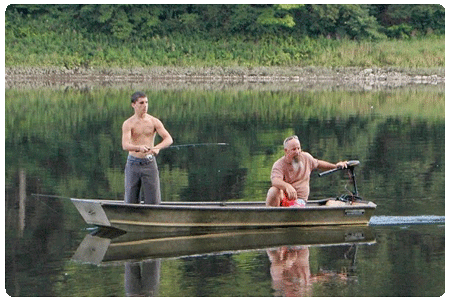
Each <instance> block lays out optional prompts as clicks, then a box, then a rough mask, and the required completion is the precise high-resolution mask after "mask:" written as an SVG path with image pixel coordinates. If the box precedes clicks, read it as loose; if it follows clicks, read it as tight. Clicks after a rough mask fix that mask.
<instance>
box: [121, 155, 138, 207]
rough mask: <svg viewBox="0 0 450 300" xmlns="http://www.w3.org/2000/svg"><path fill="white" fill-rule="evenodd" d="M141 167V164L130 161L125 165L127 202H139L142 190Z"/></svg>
mask: <svg viewBox="0 0 450 300" xmlns="http://www.w3.org/2000/svg"><path fill="white" fill-rule="evenodd" d="M139 167H140V165H139V164H136V163H132V162H129V161H127V164H126V165H125V199H124V200H125V203H135V204H137V203H139V192H140V190H141V179H140V175H139Z"/></svg>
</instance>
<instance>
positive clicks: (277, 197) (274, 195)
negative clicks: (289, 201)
mask: <svg viewBox="0 0 450 300" xmlns="http://www.w3.org/2000/svg"><path fill="white" fill-rule="evenodd" d="M281 197H282V191H281V190H280V189H279V188H276V187H274V186H272V187H271V188H270V189H269V191H268V192H267V198H266V206H280V204H281V199H282V198H281Z"/></svg>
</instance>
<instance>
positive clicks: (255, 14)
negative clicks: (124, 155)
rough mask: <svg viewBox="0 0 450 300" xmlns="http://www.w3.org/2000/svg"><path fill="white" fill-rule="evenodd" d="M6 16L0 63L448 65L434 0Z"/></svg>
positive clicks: (40, 9)
mask: <svg viewBox="0 0 450 300" xmlns="http://www.w3.org/2000/svg"><path fill="white" fill-rule="evenodd" d="M401 15H404V16H408V18H406V17H405V18H404V22H400V21H399V20H400V16H401ZM5 16H6V18H5V29H6V30H5V60H6V66H64V67H66V68H68V69H73V68H77V67H84V68H88V67H133V66H140V67H146V66H199V67H203V66H249V67H253V66H290V65H295V66H311V65H315V66H330V65H331V66H344V67H345V66H364V67H366V66H397V67H411V68H413V67H422V68H429V67H442V66H444V59H443V58H444V47H443V45H444V36H443V35H441V36H439V37H438V38H433V35H430V34H443V33H444V29H443V28H444V27H443V24H444V23H442V20H443V16H444V15H443V11H442V9H441V7H440V6H433V5H431V6H429V5H422V6H421V5H406V6H402V5H398V6H395V5H384V6H377V5H10V6H8V7H7V10H6V13H5ZM402 20H403V19H402ZM425 35H426V39H424V36H425ZM386 36H387V37H390V38H396V39H402V40H407V39H411V40H412V41H416V40H418V41H423V44H429V40H428V39H430V38H432V40H431V41H432V43H431V44H429V45H427V46H428V47H431V48H434V49H435V50H433V51H428V53H433V54H436V55H437V57H433V58H432V59H429V60H423V59H420V57H418V56H417V57H416V56H413V55H412V53H405V51H404V50H403V51H401V52H402V55H403V56H400V55H397V54H396V53H389V55H387V54H386V53H385V50H386V49H384V48H382V47H379V46H378V45H386ZM356 41H358V42H356ZM371 42H374V44H371V46H370V47H368V48H366V47H364V45H366V44H367V43H371ZM389 42H390V43H391V44H389V47H388V48H387V49H390V48H391V47H393V46H395V45H396V44H397V43H398V44H399V45H401V43H400V42H399V41H398V40H393V41H389ZM359 43H361V44H359ZM348 45H351V47H352V48H349V47H348ZM361 45H363V46H361ZM402 46H404V45H402ZM395 47H396V46H395ZM366 49H369V51H365V50H366ZM411 50H413V49H411ZM348 53H356V54H357V56H356V57H354V58H351V57H350V58H347V56H348ZM405 54H406V55H405ZM418 61H420V62H418Z"/></svg>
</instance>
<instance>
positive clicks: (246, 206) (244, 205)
mask: <svg viewBox="0 0 450 300" xmlns="http://www.w3.org/2000/svg"><path fill="white" fill-rule="evenodd" d="M325 200H329V199H325ZM71 201H79V202H91V203H98V204H100V205H101V206H102V207H104V206H109V207H113V206H116V207H129V208H140V209H154V210H199V211H200V210H206V211H208V210H233V211H237V210H242V211H280V210H284V211H306V210H348V209H375V208H376V207H377V205H376V204H375V203H373V202H371V201H369V202H366V201H364V203H363V204H360V205H345V206H326V205H311V206H305V207H281V206H278V207H273V206H265V203H264V202H257V201H254V202H252V201H248V202H162V203H161V204H140V203H136V204H134V203H125V202H123V201H120V200H100V199H79V198H71ZM310 201H311V202H312V203H314V202H316V203H318V202H321V201H324V200H310ZM252 206H253V207H252Z"/></svg>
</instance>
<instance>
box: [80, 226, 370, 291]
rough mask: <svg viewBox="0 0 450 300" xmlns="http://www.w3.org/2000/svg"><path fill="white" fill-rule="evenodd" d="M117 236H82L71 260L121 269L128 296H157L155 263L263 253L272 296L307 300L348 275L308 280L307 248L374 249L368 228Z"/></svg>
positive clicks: (325, 275)
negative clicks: (317, 285) (321, 284)
mask: <svg viewBox="0 0 450 300" xmlns="http://www.w3.org/2000/svg"><path fill="white" fill-rule="evenodd" d="M122 233H123V232H122ZM122 233H120V232H116V231H111V230H106V231H105V230H104V229H101V230H99V231H97V232H95V233H90V234H87V235H86V237H85V238H84V240H83V241H82V242H81V244H80V245H79V247H78V249H77V250H76V252H75V254H74V255H73V257H72V260H74V261H76V262H81V263H91V264H96V265H109V264H124V265H125V292H126V295H128V296H155V295H157V292H158V285H159V277H160V266H161V259H165V258H175V257H185V256H193V255H205V254H218V253H234V252H240V251H246V250H256V249H258V250H265V251H266V252H267V255H268V257H269V260H270V262H271V267H270V273H271V276H272V283H273V289H274V290H275V291H277V293H279V294H281V295H286V296H288V295H297V296H300V295H304V296H308V295H310V294H311V283H312V282H317V281H325V280H327V279H329V278H343V280H348V278H349V276H348V272H345V274H344V273H342V274H340V273H332V272H324V271H320V272H319V273H318V274H315V275H311V272H310V267H309V266H310V264H309V249H310V247H325V246H343V247H345V248H346V249H349V251H347V252H348V253H349V252H351V251H350V250H352V249H356V246H357V245H359V244H373V243H375V237H374V234H373V232H372V230H371V228H370V227H368V226H362V227H355V226H333V227H290V228H277V229H267V230H240V231H232V232H212V233H204V234H199V235H185V236H173V235H171V236H161V235H158V236H155V235H152V236H149V235H146V234H138V233H125V234H122ZM333 248H334V247H333ZM355 258H356V252H355ZM352 261H353V262H354V258H353V260H352ZM348 269H351V267H350V268H348Z"/></svg>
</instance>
